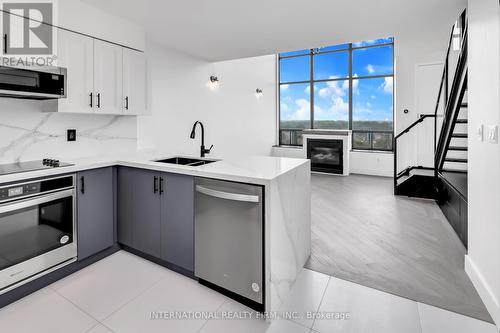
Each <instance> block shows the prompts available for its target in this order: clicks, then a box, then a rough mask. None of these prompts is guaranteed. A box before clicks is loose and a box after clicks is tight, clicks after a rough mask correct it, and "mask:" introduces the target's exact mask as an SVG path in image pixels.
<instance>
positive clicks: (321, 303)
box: [310, 276, 332, 330]
mask: <svg viewBox="0 0 500 333" xmlns="http://www.w3.org/2000/svg"><path fill="white" fill-rule="evenodd" d="M331 280H332V277H331V276H329V277H328V282H327V283H326V287H325V290H324V291H323V296H321V301H320V302H319V305H318V308H317V309H316V313H315V316H314V319H313V322H312V325H311V327H310V328H311V330H313V327H314V324H316V317H317V314H318V312H319V309H320V308H321V305H323V300H324V299H325V295H326V291H327V290H328V286H329V285H330V281H331Z"/></svg>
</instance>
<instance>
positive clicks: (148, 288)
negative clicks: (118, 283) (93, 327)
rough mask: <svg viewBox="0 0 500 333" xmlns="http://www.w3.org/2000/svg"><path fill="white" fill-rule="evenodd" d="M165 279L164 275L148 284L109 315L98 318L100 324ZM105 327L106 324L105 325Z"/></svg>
mask: <svg viewBox="0 0 500 333" xmlns="http://www.w3.org/2000/svg"><path fill="white" fill-rule="evenodd" d="M164 279H166V277H164V278H161V279H159V280H158V281H156V282H154V283H153V284H151V285H150V286H148V287H146V288H144V289H142V290H141V291H140V292H139V293H138V294H137V295H135V296H134V297H132V298H131V299H129V300H128V301H127V302H125V303H123V304H122V305H120V306H119V307H118V308H117V309H116V310H114V311H113V312H111V313H110V314H109V315H107V316H106V317H104V318H103V319H102V320H99V322H100V323H101V324H103V325H104V326H106V325H105V324H104V321H105V320H106V319H108V318H110V317H111V316H112V315H114V314H115V313H117V312H118V311H120V310H121V309H123V308H124V307H125V306H127V305H129V304H130V303H131V302H133V301H135V300H136V299H138V298H139V297H140V296H142V295H144V294H145V293H146V292H147V291H149V290H150V289H152V288H153V287H155V286H156V285H158V284H160V283H161V282H163V280H164ZM106 327H107V326H106Z"/></svg>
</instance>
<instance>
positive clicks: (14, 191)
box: [0, 182, 40, 201]
mask: <svg viewBox="0 0 500 333" xmlns="http://www.w3.org/2000/svg"><path fill="white" fill-rule="evenodd" d="M39 192H40V182H36V183H29V184H24V185H19V186H15V185H14V186H12V187H4V188H0V201H3V200H6V199H12V198H17V197H20V196H25V195H32V194H36V193H39Z"/></svg>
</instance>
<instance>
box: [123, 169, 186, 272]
mask: <svg viewBox="0 0 500 333" xmlns="http://www.w3.org/2000/svg"><path fill="white" fill-rule="evenodd" d="M193 182H194V179H193V177H192V176H186V175H178V174H171V173H162V172H156V171H150V170H143V169H135V168H127V167H120V168H119V169H118V241H119V242H120V243H122V244H124V245H127V246H130V247H131V248H134V249H136V250H138V251H141V252H144V253H147V254H150V255H152V256H154V257H156V258H159V259H162V260H165V261H167V262H169V263H172V264H174V265H176V266H179V267H181V268H184V269H186V270H188V271H191V272H192V271H194V185H193Z"/></svg>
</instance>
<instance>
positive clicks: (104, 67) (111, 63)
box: [45, 29, 147, 115]
mask: <svg viewBox="0 0 500 333" xmlns="http://www.w3.org/2000/svg"><path fill="white" fill-rule="evenodd" d="M57 56H58V57H57V66H60V67H65V68H67V76H66V98H61V99H59V100H56V101H48V103H47V104H46V106H45V110H47V111H57V112H68V113H93V114H108V115H109V114H112V115H145V114H147V99H146V98H147V84H146V60H145V56H144V53H142V52H140V51H135V50H132V49H128V48H125V47H122V46H119V45H116V44H113V43H108V42H105V41H102V40H99V39H95V38H92V37H88V36H85V35H82V34H78V33H75V32H71V31H67V30H64V29H59V31H58V55H57Z"/></svg>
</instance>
